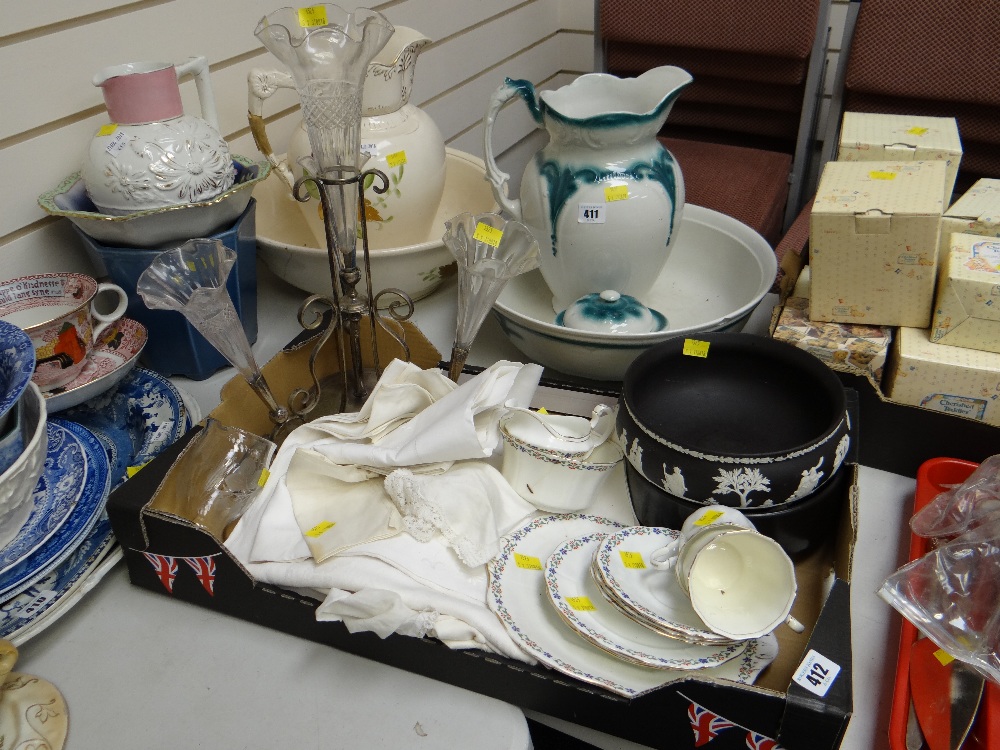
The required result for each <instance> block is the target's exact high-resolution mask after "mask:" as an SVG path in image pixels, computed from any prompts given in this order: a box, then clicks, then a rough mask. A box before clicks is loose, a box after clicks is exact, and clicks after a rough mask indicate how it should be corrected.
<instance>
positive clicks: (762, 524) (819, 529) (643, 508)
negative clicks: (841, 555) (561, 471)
mask: <svg viewBox="0 0 1000 750" xmlns="http://www.w3.org/2000/svg"><path fill="white" fill-rule="evenodd" d="M852 476H853V470H852V467H851V465H846V466H843V467H841V468H840V470H839V471H837V473H836V474H835V475H834V476H833V478H832V479H831V480H830V481H829V482H826V483H825V484H824V485H823V486H822V487H820V488H819V489H818V490H816V492H814V493H813V494H812V495H809V496H808V497H804V498H802V499H801V500H800V501H798V502H795V503H786V504H784V505H772V506H758V507H756V508H743V509H742V511H741V512H742V513H743V515H745V516H746V517H747V518H748V519H749V520H750V522H751V523H753V525H754V527H755V528H756V529H757V531H759V532H760V533H761V534H764V535H765V536H769V537H771V538H772V539H774V541H776V542H777V543H778V544H780V545H781V548H782V549H783V550H785V552H786V553H787V554H788V556H789V557H791V558H793V559H799V558H801V557H805V556H806V555H808V554H809V553H811V552H812V551H813V550H815V549H816V548H817V547H819V546H820V545H821V544H823V543H824V542H825V541H827V540H828V539H831V538H832V537H833V534H834V531H833V530H834V529H836V528H837V524H838V522H839V521H840V516H841V513H842V512H843V507H844V504H845V503H847V502H848V490H849V487H850V484H851V477H852ZM625 482H626V484H627V486H628V493H629V498H630V499H631V501H632V509H633V511H635V517H636V518H637V519H638V521H639V523H640V524H641V525H643V526H662V527H665V528H668V529H679V528H680V527H681V526H682V525H683V523H684V519H685V518H687V517H688V516H689V515H691V514H692V513H694V512H696V511H698V510H699V509H701V508H703V507H704V505H703V504H702V503H695V502H692V501H691V500H685V499H684V498H682V497H675V496H673V495H671V494H669V493H667V492H665V491H664V490H663V488H662V487H658V486H656V485H655V484H653V483H652V482H650V481H649V480H647V479H646V478H645V477H644V476H642V475H641V474H640V473H639V472H638V471H636V469H635V468H634V467H633V466H632V465H631V464H628V463H626V464H625Z"/></svg>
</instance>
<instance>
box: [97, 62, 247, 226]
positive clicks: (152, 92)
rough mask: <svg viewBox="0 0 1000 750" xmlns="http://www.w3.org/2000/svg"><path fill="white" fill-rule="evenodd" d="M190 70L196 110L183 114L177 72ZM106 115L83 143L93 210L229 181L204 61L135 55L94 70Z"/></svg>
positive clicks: (198, 191)
mask: <svg viewBox="0 0 1000 750" xmlns="http://www.w3.org/2000/svg"><path fill="white" fill-rule="evenodd" d="M187 73H193V74H194V76H195V82H196V85H197V87H198V98H199V101H200V104H201V112H202V115H203V117H196V116H195V115H189V114H185V113H184V105H183V104H182V102H181V93H180V87H179V86H178V79H179V78H180V77H181V76H183V75H186V74H187ZM93 83H94V85H95V86H98V87H100V88H101V90H102V93H103V94H104V102H105V104H106V105H107V108H108V115H109V117H110V118H111V122H110V123H108V124H106V125H104V126H102V127H101V128H100V130H98V132H97V134H96V135H95V136H94V138H93V140H92V141H91V142H90V146H89V147H88V150H87V155H86V158H85V159H84V164H83V173H82V178H83V183H84V186H85V188H86V191H87V195H88V196H89V197H90V199H91V201H93V203H94V205H95V206H96V207H97V209H98V210H99V211H101V212H102V213H106V214H112V215H119V216H120V215H125V214H128V213H131V212H133V211H144V210H148V209H155V208H165V207H168V206H174V205H179V204H185V203H198V202H201V201H207V200H211V199H212V198H214V197H216V196H217V195H219V194H221V193H224V192H225V191H226V190H228V189H229V188H230V187H232V185H233V182H234V180H235V179H236V168H235V167H234V166H233V158H232V155H231V154H230V152H229V146H228V145H227V143H226V141H225V140H224V139H223V137H222V135H221V134H220V133H219V123H218V119H217V117H216V112H215V100H214V98H213V96H212V88H211V82H210V80H209V77H208V62H207V61H206V59H205V58H204V57H197V58H193V59H192V60H190V61H189V62H186V63H184V64H182V65H177V66H175V65H173V64H172V63H162V62H136V63H125V64H123V65H115V66H112V67H109V68H105V69H104V70H101V71H100V72H98V73H97V74H96V75H94V78H93Z"/></svg>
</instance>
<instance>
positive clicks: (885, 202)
mask: <svg viewBox="0 0 1000 750" xmlns="http://www.w3.org/2000/svg"><path fill="white" fill-rule="evenodd" d="M944 179H945V164H944V162H940V161H921V162H833V161H832V162H828V163H827V164H826V166H825V167H824V169H823V174H822V175H821V177H820V182H819V187H818V188H817V191H816V198H815V201H814V203H813V209H812V214H811V216H810V224H809V265H810V267H811V269H812V278H811V281H810V286H811V289H812V291H811V306H810V313H809V314H810V317H811V318H812V319H813V320H818V321H823V322H833V323H856V324H862V325H883V326H914V327H923V328H926V327H927V326H928V325H930V317H931V307H932V306H933V304H934V281H935V274H936V271H937V248H938V228H939V225H940V222H941V212H942V210H943V208H944V203H943V200H942V194H943V190H942V184H943V181H944Z"/></svg>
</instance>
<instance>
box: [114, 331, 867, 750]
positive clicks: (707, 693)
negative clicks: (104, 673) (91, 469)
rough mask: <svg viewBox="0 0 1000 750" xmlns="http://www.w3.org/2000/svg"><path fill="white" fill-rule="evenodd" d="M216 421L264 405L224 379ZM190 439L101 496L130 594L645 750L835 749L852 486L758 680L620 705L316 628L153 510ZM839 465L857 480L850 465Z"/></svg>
mask: <svg viewBox="0 0 1000 750" xmlns="http://www.w3.org/2000/svg"><path fill="white" fill-rule="evenodd" d="M407 338H408V341H410V349H411V359H412V360H413V361H416V362H417V363H418V364H420V365H421V366H433V365H430V364H428V361H429V360H430V359H432V358H434V357H435V356H436V352H434V351H433V347H431V346H430V344H429V343H427V342H426V339H423V337H422V336H420V334H419V331H416V330H415V329H412V328H411V329H410V330H408V331H407ZM311 345H312V339H307V338H304V337H303V339H302V340H297V341H296V342H293V345H290V346H289V347H288V348H286V350H284V351H283V352H281V353H279V354H278V355H277V356H276V357H275V358H274V359H272V361H271V362H269V363H268V364H267V365H266V366H265V367H264V374H265V376H266V377H267V379H268V382H269V384H270V385H271V387H272V389H273V390H274V391H275V392H276V395H277V397H278V399H279V401H281V399H283V398H286V397H287V394H288V393H290V392H291V390H292V389H294V388H295V387H308V386H309V385H310V383H311V379H310V377H309V374H308V370H307V363H308V360H309V356H310V350H311ZM393 346H394V344H393V342H391V341H383V340H380V347H384V350H385V352H387V356H395V353H394V352H393V350H392V347H393ZM382 351H383V348H380V352H382ZM384 356H385V355H384ZM317 361H318V362H319V366H320V373H319V374H320V376H321V377H324V376H329V375H330V374H332V373H336V372H337V371H339V370H340V369H341V368H340V363H339V361H337V358H336V351H335V350H334V347H333V346H332V345H330V344H328V345H327V346H326V347H324V349H323V351H322V352H321V356H320V357H319V358H318V360H317ZM538 398H539V399H540V400H541V401H542V402H543V403H544V404H545V405H546V406H547V408H550V409H552V408H553V404H558V406H557V407H556V409H557V410H559V411H564V412H566V413H578V414H585V415H589V414H590V409H591V408H592V405H593V404H594V403H596V401H603V402H606V403H607V402H613V401H614V400H615V398H616V394H614V393H613V392H608V391H592V390H587V389H585V388H580V387H579V386H569V385H567V384H561V383H554V382H550V381H543V387H542V388H540V389H539V394H538ZM212 416H214V417H216V418H219V419H220V420H221V421H223V422H225V423H228V424H235V425H237V426H240V427H242V428H244V429H249V430H251V431H254V432H257V433H262V432H264V431H266V430H267V429H268V428H269V426H270V423H269V422H268V419H267V416H266V411H265V410H264V408H263V405H262V404H261V403H260V402H259V400H258V399H257V398H256V397H255V396H254V395H252V393H251V392H250V390H249V388H248V387H247V385H246V384H245V383H244V382H243V381H242V380H240V379H234V380H233V381H231V382H230V383H228V384H227V385H226V387H225V388H224V389H223V403H222V405H221V406H220V407H219V409H217V410H215V411H213V413H212ZM862 421H864V419H863V418H862ZM196 431H197V430H195V431H192V432H190V433H189V434H188V435H186V436H185V437H184V438H183V439H182V440H181V441H179V442H178V443H176V444H175V445H173V446H172V447H171V448H170V449H169V450H167V451H166V452H164V453H163V454H162V455H161V456H159V457H158V458H157V459H156V460H154V461H153V462H151V463H150V464H147V465H146V466H145V467H144V468H143V469H142V471H140V472H138V473H137V474H136V475H135V476H134V477H133V478H132V479H130V480H129V481H128V482H127V483H125V484H124V485H123V486H122V487H121V488H119V489H118V490H117V491H116V492H114V493H113V494H112V496H111V498H110V500H109V503H108V513H109V515H110V518H111V523H112V527H113V528H114V532H115V535H116V536H117V538H118V541H119V543H120V544H121V546H122V548H123V550H124V553H125V560H126V564H127V566H128V572H129V577H130V580H131V581H132V583H133V584H135V585H137V586H140V587H142V588H146V589H149V590H150V591H154V592H158V593H161V594H165V595H169V596H172V597H174V598H175V599H178V600H181V601H185V602H190V603H192V604H195V605H197V606H201V607H206V608H209V609H212V610H215V611H217V612H220V613H224V614H228V615H231V616H234V617H239V618H242V619H245V620H249V621H251V622H255V623H258V624H261V625H265V626H268V627H271V628H275V629H277V630H281V631H284V632H286V633H291V634H293V635H297V636H299V637H302V638H307V639H309V640H312V641H316V642H320V643H324V644H327V645H329V646H332V647H334V648H338V649H341V650H343V651H346V652H349V653H352V654H355V655H358V656H363V657H366V658H369V659H372V660H374V661H377V662H381V663H384V664H389V665H392V666H395V667H398V668H400V669H405V670H408V671H410V672H414V673H417V674H421V675H424V676H427V677H430V678H433V679H437V680H441V681H442V682H447V683H450V684H452V685H456V686H459V687H463V688H466V689H469V690H473V691H475V692H478V693H481V694H484V695H488V696H491V697H494V698H498V699H500V700H503V701H506V702H509V703H512V704H514V705H517V706H519V707H522V708H524V709H530V710H534V711H538V712H540V713H543V714H547V715H550V716H553V717H557V718H561V719H564V720H567V721H570V722H573V723H575V724H579V725H582V726H587V727H591V728H594V729H597V730H599V731H602V732H606V733H609V734H612V735H615V736H619V737H622V738H624V739H628V740H631V741H633V742H638V743H641V744H645V745H649V746H652V747H665V748H678V749H683V748H695V747H701V746H705V745H706V744H707V743H708V742H711V749H712V750H726V748H746V747H747V746H748V741H750V740H753V741H759V742H763V743H765V744H763V745H761V746H763V747H768V746H769V745H767V744H766V740H767V739H768V738H770V739H772V740H776V741H777V742H778V743H779V744H780V745H781V747H783V748H785V749H786V750H798V749H799V748H801V749H802V750H826V749H828V748H829V749H832V748H837V747H838V746H839V744H840V741H841V739H842V737H843V734H844V731H845V730H846V727H847V724H848V721H849V719H850V715H851V711H852V684H851V617H850V583H849V581H850V562H851V551H852V547H853V542H854V539H855V536H856V533H855V532H856V519H857V506H856V503H857V491H856V482H855V483H852V484H851V486H850V492H849V493H848V496H845V498H844V512H843V515H842V521H841V524H840V527H839V528H838V529H837V530H836V532H835V533H834V534H831V539H830V542H829V544H828V545H825V546H824V547H823V548H822V549H821V550H819V551H818V552H816V553H814V554H813V555H811V556H810V557H809V559H807V560H800V561H797V563H796V566H797V573H798V576H799V592H800V593H799V597H798V600H797V601H796V608H795V609H794V610H793V614H794V615H795V616H796V617H797V618H798V619H799V620H801V621H802V622H804V623H805V624H806V626H807V628H806V631H805V633H804V634H801V635H799V634H795V633H793V632H792V630H791V629H790V628H787V627H784V626H783V627H782V628H779V631H778V632H779V640H780V644H781V646H780V654H779V657H778V659H776V660H775V662H774V663H773V664H771V665H770V666H769V667H768V668H767V669H766V670H765V671H764V672H763V673H762V675H761V677H760V678H759V679H758V681H757V683H756V684H755V685H753V686H743V685H736V684H733V683H727V682H721V681H711V680H710V679H707V678H703V677H696V676H692V677H690V678H687V679H684V680H682V681H680V682H675V683H671V684H669V685H665V686H663V687H661V688H659V689H657V690H655V691H653V692H651V693H647V694H645V695H643V696H640V697H637V698H632V699H626V698H622V697H620V696H618V695H615V694H613V693H610V692H608V691H606V690H604V689H602V688H597V687H593V686H591V685H588V684H585V683H583V682H580V681H577V680H575V679H574V678H571V677H568V676H566V675H563V674H561V673H559V672H556V671H553V670H550V669H548V668H546V667H544V666H529V665H527V664H524V663H522V662H518V661H514V660H510V659H506V658H504V657H500V656H496V655H493V654H487V653H485V652H481V651H475V650H468V651H457V650H452V649H449V648H447V647H446V646H444V645H443V644H441V643H439V642H437V641H434V640H430V639H416V638H411V637H406V636H396V635H394V636H390V637H389V638H386V639H381V638H379V637H378V636H376V635H374V634H372V633H358V634H351V633H349V632H348V631H347V629H346V628H345V627H344V626H343V625H342V624H341V623H331V622H318V621H317V620H316V619H315V614H314V610H315V608H316V606H317V605H318V603H319V602H318V601H317V600H315V599H312V598H309V597H306V596H303V595H301V594H298V593H296V592H293V591H289V590H285V589H282V588H280V587H276V586H273V585H269V584H265V583H262V582H259V581H256V580H254V579H253V578H252V577H251V576H250V575H249V574H248V573H247V571H246V570H245V569H244V568H243V567H242V566H241V565H240V564H239V563H238V562H237V561H236V560H235V559H234V558H232V557H231V556H230V555H229V553H228V551H227V550H226V549H225V547H224V546H223V545H222V544H220V542H219V541H218V540H217V539H216V538H214V537H213V536H212V535H211V534H209V533H208V532H205V531H203V530H201V529H199V528H197V527H195V526H194V525H193V524H191V523H190V522H188V521H186V520H184V519H182V518H178V517H176V516H173V515H169V514H165V513H163V512H160V511H157V510H154V509H152V508H150V507H148V506H149V503H150V501H151V500H152V498H153V496H154V494H155V493H156V491H157V489H158V487H159V486H160V483H161V482H162V480H163V478H164V477H165V476H166V474H167V471H168V470H169V468H170V467H171V465H172V463H173V462H174V461H175V460H176V459H177V457H178V456H179V455H180V454H181V453H182V452H183V450H184V448H185V447H186V445H187V444H188V443H189V441H190V440H191V439H192V437H193V435H194V434H196ZM845 470H849V471H852V472H855V473H856V469H855V467H854V466H853V465H851V466H848V467H845ZM149 555H152V556H154V557H155V556H157V555H159V556H164V557H169V558H172V559H173V560H174V561H178V562H181V560H182V559H183V560H184V561H195V562H192V563H191V567H192V568H195V567H196V565H198V564H199V562H198V561H200V564H201V565H202V566H203V567H205V568H206V569H207V568H208V567H209V566H210V567H211V571H212V572H211V575H212V583H211V586H208V585H206V582H205V580H204V578H205V576H204V575H193V574H192V575H181V574H178V575H176V576H175V577H174V578H173V580H172V585H171V588H170V590H169V591H168V589H167V587H166V586H164V584H163V582H162V581H161V578H160V574H158V572H157V568H156V567H155V566H154V565H152V564H151V561H150V559H149ZM181 568H182V569H183V568H184V564H183V562H181ZM813 654H819V655H820V656H821V657H822V658H823V659H825V660H827V661H826V662H823V663H824V664H829V663H833V664H835V665H837V666H838V667H839V668H840V672H839V674H838V675H837V676H836V678H835V679H833V680H832V681H830V682H829V684H828V685H827V690H826V691H825V692H823V693H822V694H820V693H818V692H815V691H811V690H808V689H806V688H805V687H802V685H804V684H806V683H807V681H808V675H800V676H799V677H800V679H799V681H796V680H794V679H792V678H793V676H794V675H796V673H797V672H799V671H800V670H801V669H802V668H803V667H804V666H805V665H806V664H807V660H809V659H810V658H811V657H812V655H813ZM803 677H805V679H803Z"/></svg>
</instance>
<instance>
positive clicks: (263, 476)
mask: <svg viewBox="0 0 1000 750" xmlns="http://www.w3.org/2000/svg"><path fill="white" fill-rule="evenodd" d="M270 476H271V472H269V471H268V470H267V469H261V470H260V476H259V477H257V486H258V487H263V486H264V485H265V484H267V479H268V477H270Z"/></svg>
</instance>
